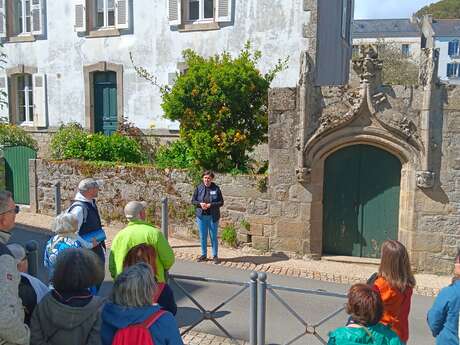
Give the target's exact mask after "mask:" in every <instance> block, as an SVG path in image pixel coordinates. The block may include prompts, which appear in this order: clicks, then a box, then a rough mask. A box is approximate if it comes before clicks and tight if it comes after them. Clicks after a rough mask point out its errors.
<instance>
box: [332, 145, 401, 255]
mask: <svg viewBox="0 0 460 345" xmlns="http://www.w3.org/2000/svg"><path fill="white" fill-rule="evenodd" d="M324 169H325V170H324V171H325V172H324V174H325V175H324V196H323V226H324V230H323V252H324V253H325V254H334V255H348V256H363V257H379V256H380V246H381V244H382V242H383V241H384V240H386V239H397V233H398V217H399V190H400V180H401V163H400V162H399V160H398V159H397V158H396V157H394V156H393V155H391V154H390V153H388V152H386V151H384V150H381V149H378V148H376V147H373V146H368V145H353V146H349V147H346V148H344V149H341V150H339V151H337V152H335V153H334V154H332V155H331V156H329V157H328V158H327V159H326V162H325V166H324Z"/></svg>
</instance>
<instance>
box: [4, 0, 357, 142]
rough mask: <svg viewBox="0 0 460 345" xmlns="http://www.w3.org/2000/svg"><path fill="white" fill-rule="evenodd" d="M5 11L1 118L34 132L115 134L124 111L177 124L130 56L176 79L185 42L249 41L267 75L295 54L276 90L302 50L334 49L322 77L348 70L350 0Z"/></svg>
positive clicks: (159, 1)
mask: <svg viewBox="0 0 460 345" xmlns="http://www.w3.org/2000/svg"><path fill="white" fill-rule="evenodd" d="M319 4H320V5H319ZM0 12H1V14H3V16H1V18H2V20H1V21H0V31H1V32H0V35H1V37H2V40H3V43H4V49H3V51H4V53H5V54H6V65H5V69H4V70H3V71H2V75H0V89H1V91H2V92H4V93H5V94H6V95H7V98H8V106H7V107H3V109H2V114H1V115H2V116H3V117H7V118H8V119H9V121H10V122H11V123H16V124H20V125H22V126H24V127H25V128H26V129H28V130H30V131H35V132H37V133H39V132H48V131H51V130H52V129H53V128H55V127H57V126H59V125H60V124H61V123H68V122H70V121H76V122H78V123H80V124H82V125H83V126H84V127H85V128H87V129H89V130H90V131H96V132H103V133H107V134H110V133H111V132H113V131H114V130H115V129H116V127H117V125H118V123H120V122H121V121H123V118H127V119H128V120H129V121H131V122H133V123H134V124H135V125H137V126H138V127H140V128H141V129H148V128H151V127H153V126H155V127H156V128H160V129H161V128H163V129H177V128H178V124H177V123H173V122H170V121H168V120H165V119H163V118H162V109H161V93H160V90H159V88H156V87H154V86H152V85H151V84H150V83H149V82H148V81H146V80H144V79H142V78H140V77H139V76H138V75H137V74H136V71H135V68H134V65H133V62H134V64H135V65H138V66H142V67H144V68H145V69H147V70H148V71H150V72H151V73H152V74H153V75H155V76H156V77H157V78H158V82H159V84H162V85H165V84H171V83H173V81H174V79H175V77H176V75H177V73H180V72H181V71H183V70H184V68H185V67H186V66H184V63H183V59H182V55H181V53H182V51H183V50H184V49H187V48H191V49H194V50H195V51H197V52H198V53H199V54H203V55H205V56H210V55H214V54H218V53H221V52H223V51H228V52H230V53H231V54H237V53H238V52H239V51H240V50H241V49H242V48H243V46H244V44H245V42H246V41H250V42H251V44H252V47H253V48H254V49H257V50H260V51H261V52H262V59H261V61H260V66H259V67H260V69H261V71H262V72H264V71H267V70H268V69H270V67H271V66H273V65H274V64H275V63H276V62H277V61H278V59H284V58H286V57H289V68H288V69H287V70H285V71H283V72H282V73H280V75H279V76H278V77H277V78H276V80H275V81H274V82H273V86H275V87H294V86H295V85H296V84H297V81H298V73H299V69H300V56H301V52H303V51H309V53H310V54H311V56H313V59H316V57H317V56H319V55H320V53H321V54H322V55H324V56H333V54H330V53H329V52H337V54H336V58H335V59H336V60H337V61H335V60H332V61H330V63H331V65H329V66H324V67H322V66H321V65H317V71H316V76H317V81H318V82H319V83H322V84H343V83H345V82H346V80H347V76H348V64H346V63H344V62H343V61H346V58H347V57H348V56H349V54H350V33H349V27H350V21H351V16H352V12H353V2H352V0H342V1H335V0H327V1H324V0H322V1H317V0H252V1H245V0H168V1H165V0H153V1H147V0H136V1H132V0H76V1H70V0H63V1H45V0H15V1H13V0H5V1H2V2H0ZM320 12H321V15H320ZM319 35H322V37H325V39H324V40H321V41H320V40H318V39H317V38H318V36H319ZM130 55H131V56H132V59H131V57H130ZM331 66H332V67H331Z"/></svg>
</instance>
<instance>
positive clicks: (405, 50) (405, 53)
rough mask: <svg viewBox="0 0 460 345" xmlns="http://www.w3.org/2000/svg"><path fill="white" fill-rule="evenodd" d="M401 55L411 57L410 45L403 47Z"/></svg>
mask: <svg viewBox="0 0 460 345" xmlns="http://www.w3.org/2000/svg"><path fill="white" fill-rule="evenodd" d="M401 53H402V55H403V56H405V57H409V56H410V45H408V44H403V45H402V46H401Z"/></svg>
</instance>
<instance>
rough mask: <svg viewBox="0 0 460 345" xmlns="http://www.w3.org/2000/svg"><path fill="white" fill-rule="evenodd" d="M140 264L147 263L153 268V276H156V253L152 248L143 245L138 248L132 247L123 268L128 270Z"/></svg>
mask: <svg viewBox="0 0 460 345" xmlns="http://www.w3.org/2000/svg"><path fill="white" fill-rule="evenodd" d="M139 262H145V263H147V264H149V265H150V266H151V267H152V270H153V274H155V267H156V251H155V248H153V247H152V246H150V245H148V244H146V243H141V244H138V245H137V246H134V247H132V248H131V249H130V250H129V251H128V254H126V256H125V259H124V261H123V267H124V268H127V267H130V266H133V265H135V264H137V263H139Z"/></svg>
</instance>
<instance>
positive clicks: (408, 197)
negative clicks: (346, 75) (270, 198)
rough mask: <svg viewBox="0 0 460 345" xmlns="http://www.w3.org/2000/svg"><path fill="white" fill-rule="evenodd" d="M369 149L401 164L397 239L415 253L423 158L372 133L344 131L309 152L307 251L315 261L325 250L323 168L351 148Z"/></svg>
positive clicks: (407, 147)
mask: <svg viewBox="0 0 460 345" xmlns="http://www.w3.org/2000/svg"><path fill="white" fill-rule="evenodd" d="M359 144H363V145H370V146H375V147H378V148H380V149H382V150H385V151H387V152H389V153H391V154H392V155H394V156H395V157H397V158H398V159H399V160H400V162H401V166H402V168H401V182H400V207H399V209H400V211H399V229H398V239H399V240H400V241H401V242H402V243H404V244H405V245H406V247H407V249H408V250H409V251H410V250H411V249H412V241H411V239H412V234H413V233H414V231H415V226H416V222H415V193H416V189H417V188H416V171H417V168H418V166H419V165H420V157H419V156H418V154H417V153H416V151H415V150H414V149H413V148H412V147H411V145H409V144H407V143H403V142H398V140H395V139H394V138H392V137H391V136H385V135H383V134H382V133H375V131H374V133H372V131H367V132H365V131H362V132H361V133H357V132H356V131H354V130H353V128H347V127H346V128H343V129H342V130H339V131H337V132H334V133H333V134H331V135H330V136H327V137H325V138H323V139H322V140H321V141H319V142H318V143H317V145H315V148H314V149H313V150H311V151H310V154H311V156H310V157H309V159H311V162H312V164H311V167H312V168H311V180H310V188H311V193H312V202H311V210H310V212H311V213H310V214H311V220H310V231H311V232H310V236H311V237H310V248H308V250H307V251H309V252H310V254H311V255H312V256H313V257H320V256H321V255H322V249H323V188H324V176H325V171H324V165H325V161H326V159H327V158H328V157H329V156H330V155H332V154H333V153H335V152H337V151H339V150H340V149H343V148H345V147H348V146H352V145H359Z"/></svg>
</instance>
